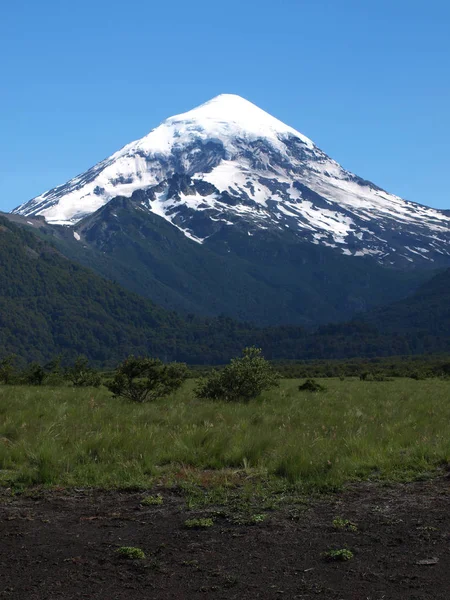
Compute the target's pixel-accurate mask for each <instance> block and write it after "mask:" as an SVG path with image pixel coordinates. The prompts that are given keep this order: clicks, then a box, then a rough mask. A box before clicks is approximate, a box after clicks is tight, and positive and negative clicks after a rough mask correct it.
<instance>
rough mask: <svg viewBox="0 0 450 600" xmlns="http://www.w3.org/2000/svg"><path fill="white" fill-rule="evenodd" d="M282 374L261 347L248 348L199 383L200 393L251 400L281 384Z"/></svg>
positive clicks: (213, 397)
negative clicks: (267, 358) (273, 365)
mask: <svg viewBox="0 0 450 600" xmlns="http://www.w3.org/2000/svg"><path fill="white" fill-rule="evenodd" d="M279 377H280V376H279V374H278V373H277V372H276V371H275V370H274V368H273V367H272V366H271V364H270V363H269V361H267V360H266V359H265V358H264V357H263V356H262V351H261V349H260V348H254V347H252V348H245V349H244V351H243V352H242V356H241V357H240V358H233V359H232V360H231V362H230V364H229V365H227V366H226V367H225V368H224V369H222V370H221V371H212V372H211V373H210V375H209V377H207V378H206V379H204V380H201V381H200V383H199V385H198V386H197V391H196V394H197V397H198V398H207V399H209V400H223V401H228V402H248V401H249V400H252V399H253V398H256V397H257V396H259V395H260V394H261V393H262V392H264V391H266V390H270V389H272V388H274V387H277V386H278V381H279Z"/></svg>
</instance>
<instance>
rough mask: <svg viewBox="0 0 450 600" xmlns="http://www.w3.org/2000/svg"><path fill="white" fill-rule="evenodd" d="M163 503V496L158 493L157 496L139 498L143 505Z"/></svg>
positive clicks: (159, 504)
mask: <svg viewBox="0 0 450 600" xmlns="http://www.w3.org/2000/svg"><path fill="white" fill-rule="evenodd" d="M163 503H164V500H163V497H162V496H161V495H160V494H158V495H157V496H146V497H145V498H143V499H142V500H141V504H142V505H143V506H161V504H163Z"/></svg>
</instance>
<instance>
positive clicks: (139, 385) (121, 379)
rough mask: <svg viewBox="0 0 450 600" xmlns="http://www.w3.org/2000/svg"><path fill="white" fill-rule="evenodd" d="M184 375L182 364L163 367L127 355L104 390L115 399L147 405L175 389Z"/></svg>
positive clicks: (147, 360) (183, 365) (159, 364)
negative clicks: (145, 403)
mask: <svg viewBox="0 0 450 600" xmlns="http://www.w3.org/2000/svg"><path fill="white" fill-rule="evenodd" d="M187 374H188V370H187V367H186V365H185V364H182V363H169V364H167V365H166V364H164V363H163V362H162V361H160V360H159V359H157V358H145V357H135V356H129V357H128V358H127V359H126V360H124V361H123V362H122V363H121V364H120V365H119V366H118V367H117V369H116V371H115V374H114V378H113V380H112V381H111V382H108V383H107V384H106V387H107V388H108V389H109V391H110V392H112V393H113V394H114V396H115V397H123V398H126V399H127V400H131V401H133V402H149V401H152V400H157V399H158V398H164V397H165V396H168V395H169V394H170V393H172V392H174V391H175V390H177V389H178V388H179V387H180V386H181V385H182V383H183V381H184V380H185V379H186V378H187Z"/></svg>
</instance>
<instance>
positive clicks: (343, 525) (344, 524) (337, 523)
mask: <svg viewBox="0 0 450 600" xmlns="http://www.w3.org/2000/svg"><path fill="white" fill-rule="evenodd" d="M333 527H334V529H345V530H347V531H358V527H357V525H356V524H355V523H352V522H351V521H349V520H348V519H343V518H342V517H336V518H335V519H333Z"/></svg>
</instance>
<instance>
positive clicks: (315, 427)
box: [0, 379, 450, 487]
mask: <svg viewBox="0 0 450 600" xmlns="http://www.w3.org/2000/svg"><path fill="white" fill-rule="evenodd" d="M298 383H299V382H298V381H296V380H284V381H283V382H282V384H281V386H280V388H279V389H277V390H275V391H271V392H269V393H267V394H265V395H263V396H262V397H261V398H259V399H257V400H255V401H253V402H250V403H248V404H226V403H220V402H207V401H203V400H202V401H200V400H196V399H195V398H194V395H193V390H192V387H193V382H192V381H191V382H187V384H186V385H185V386H184V387H183V388H182V389H181V390H179V391H178V392H177V393H176V394H174V395H173V396H171V397H170V398H167V399H165V400H161V401H158V402H155V403H152V404H143V405H138V404H130V403H129V402H126V401H122V400H120V399H113V398H112V397H111V395H110V394H109V393H108V392H107V391H106V390H105V389H104V388H100V389H74V388H45V387H43V388H36V387H33V388H32V387H7V386H2V387H0V484H1V485H15V486H19V485H24V486H26V485H33V484H45V485H63V486H120V487H125V486H143V487H148V486H150V485H151V483H152V482H154V481H155V479H159V478H162V477H168V476H171V475H173V474H175V473H177V472H179V471H180V470H182V469H197V470H206V469H212V470H221V469H231V470H239V471H242V470H244V471H247V472H251V473H253V474H255V473H257V474H260V475H261V476H263V477H264V476H273V477H280V478H285V479H287V480H288V481H289V482H295V483H300V484H305V485H308V486H313V487H314V486H317V487H322V486H339V485H341V484H342V483H344V482H345V481H350V480H357V479H366V478H381V479H392V480H393V479H410V478H414V477H416V476H417V475H420V474H424V473H426V472H430V471H431V470H433V469H435V468H436V467H437V466H438V465H440V464H442V463H447V462H448V461H449V460H450V436H449V424H450V382H447V381H442V380H437V379H434V380H426V381H412V380H406V379H403V380H396V381H392V382H360V381H354V380H351V381H350V380H347V381H339V380H327V381H326V385H327V387H328V391H326V392H322V393H312V394H311V393H310V394H308V393H302V392H299V391H298V389H297V388H298Z"/></svg>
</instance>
